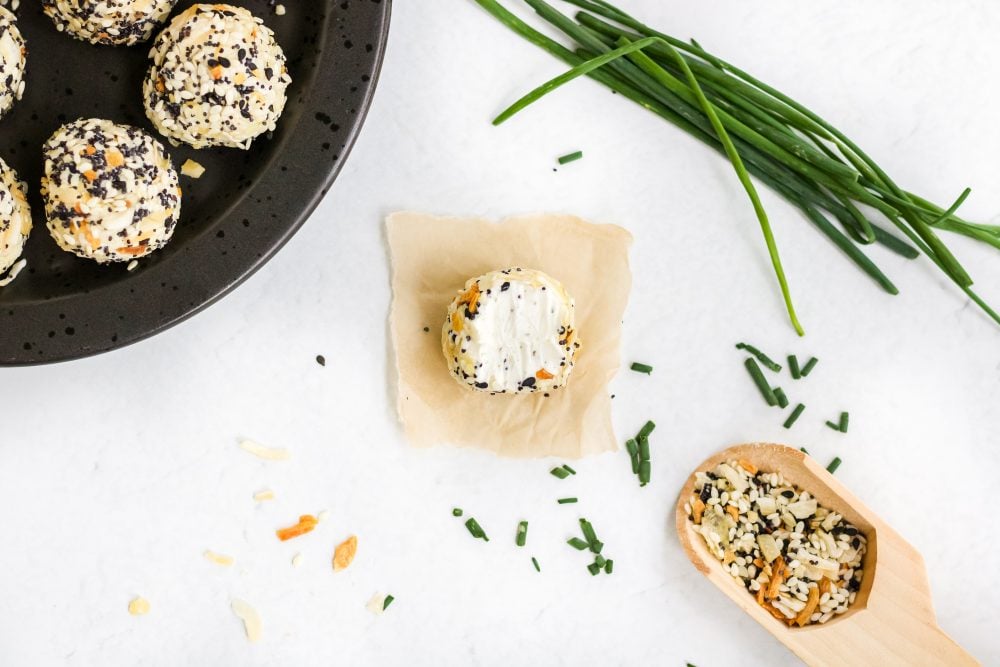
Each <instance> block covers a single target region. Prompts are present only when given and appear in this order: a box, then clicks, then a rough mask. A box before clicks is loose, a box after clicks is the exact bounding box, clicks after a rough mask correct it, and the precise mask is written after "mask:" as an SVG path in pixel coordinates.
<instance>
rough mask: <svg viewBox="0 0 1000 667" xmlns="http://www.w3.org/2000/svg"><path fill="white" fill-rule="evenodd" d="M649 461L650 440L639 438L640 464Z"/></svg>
mask: <svg viewBox="0 0 1000 667" xmlns="http://www.w3.org/2000/svg"><path fill="white" fill-rule="evenodd" d="M643 461H649V438H643V437H641V436H640V437H639V462H640V465H641V463H642V462H643Z"/></svg>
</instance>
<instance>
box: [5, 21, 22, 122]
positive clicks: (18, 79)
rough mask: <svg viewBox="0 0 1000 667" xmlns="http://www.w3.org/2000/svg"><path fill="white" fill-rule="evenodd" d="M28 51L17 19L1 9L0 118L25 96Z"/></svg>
mask: <svg viewBox="0 0 1000 667" xmlns="http://www.w3.org/2000/svg"><path fill="white" fill-rule="evenodd" d="M27 54H28V49H27V47H25V45H24V37H22V36H21V31H20V30H18V29H17V23H16V19H15V18H14V15H13V14H11V13H10V12H9V11H7V10H6V9H4V8H3V7H0V117H3V115H4V114H6V113H7V112H8V111H10V108H11V107H12V106H14V102H16V101H18V100H19V99H21V95H23V94H24V62H25V58H26V56H27Z"/></svg>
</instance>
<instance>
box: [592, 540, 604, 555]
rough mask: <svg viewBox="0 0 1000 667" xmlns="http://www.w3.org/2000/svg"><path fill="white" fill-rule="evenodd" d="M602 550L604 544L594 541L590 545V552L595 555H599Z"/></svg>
mask: <svg viewBox="0 0 1000 667" xmlns="http://www.w3.org/2000/svg"><path fill="white" fill-rule="evenodd" d="M602 549H604V542H601V541H600V540H594V541H593V542H591V543H590V550H591V551H593V552H594V553H595V554H599V553H601V550H602Z"/></svg>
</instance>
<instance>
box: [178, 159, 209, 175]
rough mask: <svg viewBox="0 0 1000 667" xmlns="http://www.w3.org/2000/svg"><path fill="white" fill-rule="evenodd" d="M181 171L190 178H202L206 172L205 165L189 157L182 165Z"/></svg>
mask: <svg viewBox="0 0 1000 667" xmlns="http://www.w3.org/2000/svg"><path fill="white" fill-rule="evenodd" d="M181 173H182V174H184V175H185V176H187V177H188V178H201V177H202V176H203V175H204V173H205V167H203V166H202V165H200V164H199V163H197V162H195V161H194V160H192V159H190V158H189V159H188V160H186V161H185V162H184V164H182V165H181Z"/></svg>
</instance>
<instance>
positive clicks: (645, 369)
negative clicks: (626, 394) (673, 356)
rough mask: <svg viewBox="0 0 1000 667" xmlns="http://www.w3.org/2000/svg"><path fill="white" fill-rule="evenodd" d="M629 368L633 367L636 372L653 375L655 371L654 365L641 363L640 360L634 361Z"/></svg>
mask: <svg viewBox="0 0 1000 667" xmlns="http://www.w3.org/2000/svg"><path fill="white" fill-rule="evenodd" d="M629 368H631V369H632V370H633V371H635V372H636V373H645V374H646V375H651V374H652V373H653V367H652V366H650V365H649V364H640V363H639V362H638V361H637V362H635V363H633V364H632V365H631V366H630V367H629Z"/></svg>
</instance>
